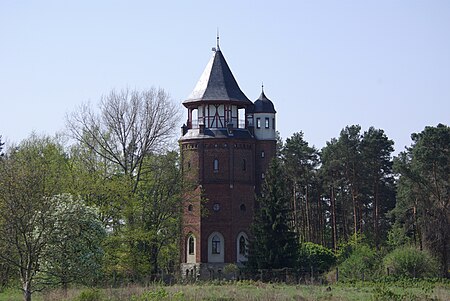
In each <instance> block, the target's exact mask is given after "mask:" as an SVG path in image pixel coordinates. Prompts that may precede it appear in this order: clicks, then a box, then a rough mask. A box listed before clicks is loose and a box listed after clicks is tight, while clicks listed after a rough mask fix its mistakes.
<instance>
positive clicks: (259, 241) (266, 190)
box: [248, 159, 298, 270]
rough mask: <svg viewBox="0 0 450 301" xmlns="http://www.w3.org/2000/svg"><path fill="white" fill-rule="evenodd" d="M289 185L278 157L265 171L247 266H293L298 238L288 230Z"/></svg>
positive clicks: (289, 221)
mask: <svg viewBox="0 0 450 301" xmlns="http://www.w3.org/2000/svg"><path fill="white" fill-rule="evenodd" d="M289 196H290V194H289V188H288V186H287V181H286V176H285V173H284V170H283V167H282V165H281V162H280V160H279V159H274V160H273V161H272V163H271V165H270V167H269V170H268V172H267V176H266V181H265V183H264V185H263V189H262V193H261V196H258V197H257V209H256V212H255V218H254V222H253V224H252V235H253V237H252V239H251V242H250V250H249V261H248V267H249V269H250V270H256V269H280V268H285V267H288V268H294V267H295V265H296V262H297V253H298V241H297V238H296V235H295V233H294V232H293V231H292V230H291V229H290V227H289V225H290V223H291V219H292V218H291V210H290V204H289Z"/></svg>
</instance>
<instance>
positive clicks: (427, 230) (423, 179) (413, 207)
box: [393, 124, 450, 277]
mask: <svg viewBox="0 0 450 301" xmlns="http://www.w3.org/2000/svg"><path fill="white" fill-rule="evenodd" d="M411 138H412V140H413V144H412V145H411V147H409V148H407V150H406V151H404V152H402V153H400V154H399V156H398V157H397V158H396V159H395V164H394V166H395V170H396V171H397V172H398V173H399V175H400V179H399V183H398V186H399V192H398V199H399V202H398V203H397V206H396V208H395V209H394V210H393V215H394V216H395V218H396V221H397V222H400V223H402V224H405V225H412V232H413V235H414V238H413V240H414V241H416V236H417V238H418V239H419V244H420V248H422V247H425V248H427V249H429V250H430V252H431V253H432V254H434V255H436V256H437V257H438V258H439V261H440V270H441V274H442V276H443V277H448V265H449V263H448V261H449V259H448V253H449V246H448V242H449V241H450V220H449V219H450V208H449V201H450V178H449V175H450V127H448V126H446V125H443V124H438V125H437V126H436V127H432V126H427V127H425V129H424V130H423V131H422V132H420V133H414V134H412V135H411ZM405 229H407V230H408V229H409V227H406V228H405Z"/></svg>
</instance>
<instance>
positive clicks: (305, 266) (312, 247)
mask: <svg viewBox="0 0 450 301" xmlns="http://www.w3.org/2000/svg"><path fill="white" fill-rule="evenodd" d="M335 263H336V256H335V255H334V253H333V251H331V250H330V249H328V248H326V247H324V246H322V245H318V244H315V243H312V242H306V243H302V244H301V245H300V251H299V267H300V268H301V269H302V270H305V271H309V270H310V269H311V268H312V269H313V270H314V271H316V272H318V273H323V272H326V271H328V270H329V269H330V268H331V267H332V266H333V265H334V264H335Z"/></svg>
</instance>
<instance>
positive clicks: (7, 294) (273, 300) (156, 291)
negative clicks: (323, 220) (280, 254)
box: [0, 281, 450, 301]
mask: <svg viewBox="0 0 450 301" xmlns="http://www.w3.org/2000/svg"><path fill="white" fill-rule="evenodd" d="M97 293H98V290H92V289H70V290H69V291H68V293H67V297H65V296H64V294H63V292H62V291H60V290H53V291H47V292H43V293H36V294H35V295H34V296H33V300H35V301H60V300H66V301H88V300H94V299H95V298H100V297H95V298H94V299H90V298H92V296H98V294H97ZM100 295H101V296H102V297H101V298H100V299H98V301H122V300H123V301H128V300H131V301H153V300H162V301H164V300H171V301H183V300H189V301H287V300H289V301H307V300H329V301H335V300H336V301H337V300H349V301H350V300H374V301H383V300H389V301H391V300H394V301H395V300H450V284H449V283H444V284H443V283H428V282H420V281H419V282H418V283H414V282H412V283H401V282H399V283H394V284H393V283H390V284H386V283H369V282H364V283H362V282H361V283H356V284H353V285H350V284H339V285H330V286H320V285H284V284H270V283H261V282H251V281H244V282H236V283H224V284H212V283H203V284H192V285H174V286H160V285H154V286H149V287H142V286H127V287H122V288H114V289H112V288H110V289H101V290H100ZM16 300H22V295H21V293H20V291H18V290H11V289H10V290H7V291H4V292H2V293H0V301H16Z"/></svg>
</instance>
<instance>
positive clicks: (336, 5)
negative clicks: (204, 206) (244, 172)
mask: <svg viewBox="0 0 450 301" xmlns="http://www.w3.org/2000/svg"><path fill="white" fill-rule="evenodd" d="M217 30H219V34H220V49H221V50H222V53H223V54H224V56H225V58H226V60H227V62H228V64H229V66H230V68H231V70H232V72H233V74H234V76H235V78H236V80H237V82H238V84H239V86H240V88H241V90H242V91H243V92H244V93H245V94H246V95H247V97H248V98H249V99H251V100H253V101H254V100H256V99H257V98H258V97H259V94H260V92H261V84H262V83H264V91H265V94H266V96H267V97H268V98H270V99H271V100H272V101H273V103H274V104H275V108H276V110H277V130H278V131H279V132H280V134H281V137H282V138H283V139H286V138H288V137H290V136H291V135H292V134H293V133H295V132H300V131H302V132H303V133H304V138H305V140H306V141H308V142H309V144H310V145H314V146H315V147H317V148H319V149H320V148H322V147H324V146H325V145H326V142H327V141H330V140H331V139H332V138H336V137H338V136H339V133H340V131H341V130H342V129H343V128H344V127H345V126H348V125H353V124H359V125H361V127H362V131H365V130H367V129H368V128H369V127H370V126H374V127H375V128H378V129H383V130H384V131H385V133H386V135H387V136H388V137H389V138H390V139H392V140H394V142H395V146H394V147H395V153H398V152H399V151H402V150H404V147H405V146H409V145H410V144H411V139H410V135H411V133H413V132H420V131H422V130H423V129H424V127H425V126H436V125H437V124H438V123H443V124H447V125H448V124H449V123H450V122H449V121H450V1H448V0H442V1H438V0H421V1H418V0H375V1H371V0H366V1H358V0H353V1H350V0H348V1H347V0H341V1H337V0H335V1H332V0H329V1H325V0H324V1H321V0H315V1H305V0H298V1H294V0H293V1H283V0H278V1H263V0H259V1H244V0H240V1H234V0H233V1H170V0H168V1H134V0H127V1H125V0H123V1H114V0H109V1H106V0H104V1H102V0H97V1H92V0H90V1H88V0H79V1H57V0H55V1H47V0H40V1H32V0H29V1H25V0H0V135H2V136H3V140H6V142H7V143H8V144H11V143H18V142H20V141H21V140H23V139H25V138H27V137H28V136H29V135H30V134H31V133H32V132H35V133H38V134H43V135H44V134H46V135H54V134H55V133H57V132H61V131H64V130H65V124H66V122H65V118H66V114H69V113H70V112H73V111H75V110H76V109H77V108H78V107H79V106H80V105H81V104H83V103H86V102H91V103H93V104H97V103H98V101H99V99H100V97H101V96H102V95H103V94H107V93H108V92H110V91H111V90H112V89H115V90H120V89H124V88H131V89H138V90H144V89H149V88H151V87H157V88H158V87H159V88H163V89H164V90H166V91H167V92H168V93H169V94H170V95H171V97H172V99H173V100H174V102H175V103H178V104H180V109H181V110H182V111H183V112H184V113H186V109H185V108H184V107H182V105H181V102H182V101H183V100H185V99H186V98H187V97H188V95H189V94H190V93H191V91H192V90H193V89H194V87H195V84H196V83H197V81H198V79H199V77H200V75H201V73H202V71H203V69H204V68H205V66H206V64H207V62H208V60H209V59H210V57H211V56H212V51H211V48H212V47H214V46H215V44H216V34H217ZM184 121H185V118H183V120H180V126H181V125H182V123H183V122H184Z"/></svg>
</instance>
